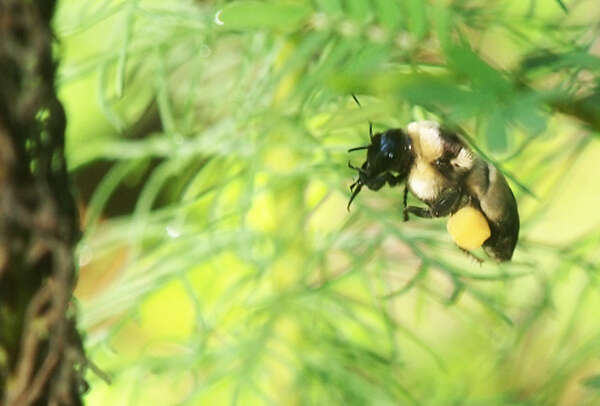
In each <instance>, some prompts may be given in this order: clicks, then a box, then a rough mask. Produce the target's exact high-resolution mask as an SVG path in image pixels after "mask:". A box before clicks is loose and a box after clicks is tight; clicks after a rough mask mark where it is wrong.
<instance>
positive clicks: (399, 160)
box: [348, 128, 414, 208]
mask: <svg viewBox="0 0 600 406" xmlns="http://www.w3.org/2000/svg"><path fill="white" fill-rule="evenodd" d="M360 149H366V150H367V160H366V161H365V162H364V163H363V164H362V166H361V167H360V168H357V167H354V166H352V165H351V164H350V162H348V165H349V166H350V167H351V168H352V169H355V170H356V171H357V172H358V179H357V180H356V181H355V182H354V183H353V184H352V186H350V190H351V191H352V192H353V193H352V197H351V198H350V202H349V203H348V208H350V203H352V200H353V199H354V198H355V197H356V195H357V194H358V193H359V192H360V190H361V189H362V186H363V185H364V186H366V187H368V188H369V189H371V190H379V189H380V188H381V187H382V186H383V185H384V184H385V183H386V182H388V183H389V180H390V179H394V180H395V182H396V181H398V179H401V180H404V179H405V178H406V177H407V176H408V172H409V171H410V167H411V165H412V163H413V161H414V153H413V149H412V143H411V140H410V137H409V136H408V135H407V134H406V133H404V131H402V130H401V129H399V128H394V129H390V130H387V131H385V132H383V133H377V134H375V135H371V144H370V145H368V146H364V147H357V148H352V149H350V150H349V151H356V150H360Z"/></svg>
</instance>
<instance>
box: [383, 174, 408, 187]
mask: <svg viewBox="0 0 600 406" xmlns="http://www.w3.org/2000/svg"><path fill="white" fill-rule="evenodd" d="M404 180H406V177H402V176H394V175H392V174H391V173H386V174H385V181H386V182H387V184H388V185H390V186H391V187H394V186H396V185H397V184H399V183H402V182H403V181H404Z"/></svg>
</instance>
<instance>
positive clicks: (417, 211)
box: [404, 206, 436, 219]
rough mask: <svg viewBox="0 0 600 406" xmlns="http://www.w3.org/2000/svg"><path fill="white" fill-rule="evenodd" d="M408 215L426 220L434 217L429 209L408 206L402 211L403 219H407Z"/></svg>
mask: <svg viewBox="0 0 600 406" xmlns="http://www.w3.org/2000/svg"><path fill="white" fill-rule="evenodd" d="M408 213H410V214H414V215H415V216H417V217H422V218H428V219H430V218H433V217H436V216H435V215H434V213H433V211H431V209H429V208H427V209H426V208H425V207H417V206H408V207H406V208H405V209H404V218H406V219H408Z"/></svg>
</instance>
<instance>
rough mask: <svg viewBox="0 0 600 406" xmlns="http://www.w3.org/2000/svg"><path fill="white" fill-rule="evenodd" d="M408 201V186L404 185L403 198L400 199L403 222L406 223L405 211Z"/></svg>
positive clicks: (406, 212) (406, 214)
mask: <svg viewBox="0 0 600 406" xmlns="http://www.w3.org/2000/svg"><path fill="white" fill-rule="evenodd" d="M407 200H408V186H406V185H404V197H403V198H402V214H403V216H404V221H408V211H407V210H406V209H407V204H406V202H407Z"/></svg>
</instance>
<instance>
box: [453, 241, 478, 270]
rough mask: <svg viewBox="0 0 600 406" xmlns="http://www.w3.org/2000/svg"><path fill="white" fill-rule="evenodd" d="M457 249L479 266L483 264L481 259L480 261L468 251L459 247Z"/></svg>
mask: <svg viewBox="0 0 600 406" xmlns="http://www.w3.org/2000/svg"><path fill="white" fill-rule="evenodd" d="M457 247H458V245H457ZM458 249H459V250H461V251H462V252H464V253H465V254H467V256H468V257H471V258H472V259H474V260H475V261H476V262H477V263H478V264H479V265H481V264H483V259H481V258H479V257H478V256H477V255H475V254H473V253H472V252H471V251H468V250H466V249H464V248H461V247H458Z"/></svg>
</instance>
